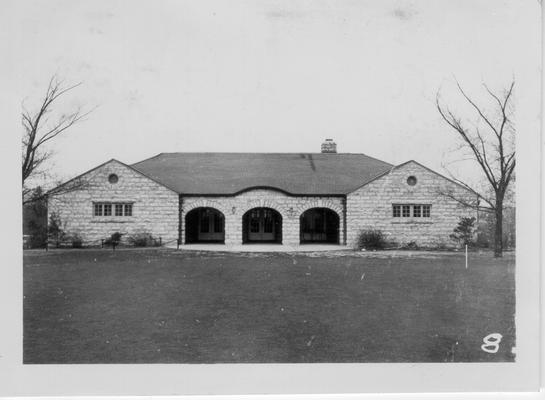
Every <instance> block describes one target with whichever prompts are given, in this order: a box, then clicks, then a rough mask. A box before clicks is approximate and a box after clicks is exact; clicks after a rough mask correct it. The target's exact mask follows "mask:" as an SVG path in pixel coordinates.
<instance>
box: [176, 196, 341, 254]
mask: <svg viewBox="0 0 545 400" xmlns="http://www.w3.org/2000/svg"><path fill="white" fill-rule="evenodd" d="M343 200H344V199H343V198H341V197H300V196H289V195H287V194H284V193H282V192H280V191H277V190H270V189H255V190H249V191H247V192H243V193H241V194H239V195H237V196H223V197H200V196H199V197H183V198H182V216H181V217H182V221H184V223H182V243H185V216H186V215H187V213H188V212H190V211H191V210H193V209H195V208H199V207H212V208H215V209H217V210H219V211H221V212H222V213H223V215H224V217H225V243H226V244H240V243H242V217H243V215H244V213H246V211H248V210H251V209H252V208H256V207H267V208H272V209H274V210H276V211H278V212H279V213H280V215H282V243H283V244H288V245H298V244H299V242H300V231H299V218H300V216H301V214H302V213H303V212H304V211H306V210H308V209H311V208H317V207H320V208H321V207H323V208H329V209H331V210H333V211H335V212H336V213H337V214H338V215H339V221H340V227H339V238H340V242H341V243H343V239H344V238H343V232H344V225H343Z"/></svg>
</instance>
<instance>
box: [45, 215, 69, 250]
mask: <svg viewBox="0 0 545 400" xmlns="http://www.w3.org/2000/svg"><path fill="white" fill-rule="evenodd" d="M47 237H48V239H50V240H52V241H54V242H55V245H56V246H57V247H59V246H60V244H61V243H62V242H63V241H64V239H65V238H66V233H65V232H64V229H63V224H62V221H61V217H59V216H58V215H57V214H55V213H52V214H51V215H50V216H49V226H48V227H47Z"/></svg>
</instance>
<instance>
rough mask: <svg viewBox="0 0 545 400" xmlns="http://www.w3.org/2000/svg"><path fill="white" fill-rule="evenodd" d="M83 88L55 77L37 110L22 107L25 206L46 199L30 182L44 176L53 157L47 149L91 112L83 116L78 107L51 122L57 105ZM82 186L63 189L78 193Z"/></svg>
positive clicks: (74, 185)
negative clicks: (38, 199) (73, 92)
mask: <svg viewBox="0 0 545 400" xmlns="http://www.w3.org/2000/svg"><path fill="white" fill-rule="evenodd" d="M80 85H81V82H80V83H77V84H75V85H64V82H63V81H62V80H60V79H59V78H58V77H57V76H56V75H54V76H53V77H52V78H51V79H50V81H49V85H48V87H47V91H46V93H45V96H44V98H43V100H42V102H41V103H40V106H39V108H38V110H37V111H35V112H30V111H28V110H27V109H26V108H25V107H24V106H23V112H22V123H23V128H24V132H23V139H22V179H23V204H26V203H29V202H32V201H36V200H37V198H36V196H43V195H44V194H42V193H40V192H37V191H36V190H35V188H33V187H29V185H28V182H29V181H30V180H31V179H32V178H34V177H36V176H38V175H40V174H45V171H44V169H43V167H44V165H45V163H46V162H47V161H48V160H49V159H50V158H51V156H52V153H51V152H50V151H48V150H47V149H46V146H45V145H46V144H48V143H49V142H50V141H51V140H53V139H55V138H56V137H57V136H59V135H61V134H62V133H64V132H66V131H67V130H68V129H69V128H70V127H72V126H73V125H74V124H76V123H77V122H78V121H81V119H82V118H84V117H85V116H87V115H88V114H89V113H90V112H91V111H88V112H83V111H82V109H81V108H80V107H78V108H76V110H74V111H72V112H71V113H67V114H66V113H63V114H61V115H60V116H59V117H58V118H56V119H55V120H54V121H53V122H52V121H50V117H51V112H52V111H53V107H54V105H55V101H56V100H57V99H59V97H61V96H63V95H64V94H66V93H67V92H69V91H71V90H73V89H75V88H77V87H78V86H80ZM82 184H83V182H81V180H80V181H76V182H72V183H71V184H70V185H65V186H63V188H62V190H64V191H69V190H76V189H79V188H80V186H81V185H82ZM57 194H58V193H57Z"/></svg>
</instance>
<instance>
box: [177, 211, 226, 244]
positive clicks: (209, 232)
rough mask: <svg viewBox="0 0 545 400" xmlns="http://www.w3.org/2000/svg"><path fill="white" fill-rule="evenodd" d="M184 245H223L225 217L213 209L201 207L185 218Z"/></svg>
mask: <svg viewBox="0 0 545 400" xmlns="http://www.w3.org/2000/svg"><path fill="white" fill-rule="evenodd" d="M185 242H186V243H224V242H225V217H224V216H223V214H222V213H221V212H220V211H218V210H216V209H215V208H209V207H201V208H196V209H194V210H191V211H190V212H188V213H187V215H186V216H185Z"/></svg>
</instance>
